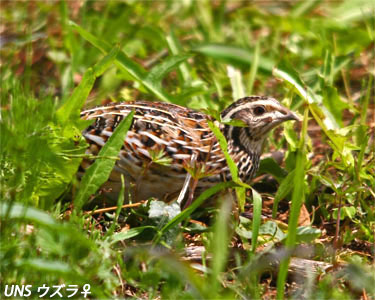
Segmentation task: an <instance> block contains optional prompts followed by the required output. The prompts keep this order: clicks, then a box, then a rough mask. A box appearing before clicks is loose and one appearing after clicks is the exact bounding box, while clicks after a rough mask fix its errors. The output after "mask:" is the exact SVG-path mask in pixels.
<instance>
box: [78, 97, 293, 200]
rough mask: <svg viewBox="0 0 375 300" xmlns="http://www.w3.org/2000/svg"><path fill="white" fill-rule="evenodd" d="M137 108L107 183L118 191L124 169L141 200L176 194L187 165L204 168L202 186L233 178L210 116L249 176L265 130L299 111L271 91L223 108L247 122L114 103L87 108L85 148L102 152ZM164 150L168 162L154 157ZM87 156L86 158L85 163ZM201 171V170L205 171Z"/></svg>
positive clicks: (171, 108) (226, 114) (149, 104)
mask: <svg viewBox="0 0 375 300" xmlns="http://www.w3.org/2000/svg"><path fill="white" fill-rule="evenodd" d="M131 110H135V116H134V119H133V123H132V126H131V128H130V130H129V132H128V134H127V137H126V139H125V141H124V146H123V148H122V149H121V151H120V154H119V157H120V160H119V161H118V162H117V163H116V166H115V168H114V171H113V172H112V174H111V177H110V180H109V181H108V182H107V184H106V186H107V187H111V188H112V189H113V190H114V192H116V191H117V190H118V189H119V186H120V174H121V173H122V174H125V175H126V177H127V179H128V180H130V181H132V182H136V183H137V193H136V196H137V200H142V199H147V198H149V197H156V198H159V199H164V198H165V197H166V195H176V194H178V193H179V191H180V190H181V188H182V186H183V184H184V181H185V178H186V175H187V169H190V170H193V169H195V170H197V169H199V170H201V173H202V174H203V175H204V176H202V177H203V178H201V179H200V180H199V182H198V188H204V187H209V186H211V185H213V184H215V183H217V182H220V181H222V180H230V178H231V176H230V172H229V169H228V166H227V164H226V160H225V157H224V154H223V153H222V151H221V149H220V146H219V144H218V142H217V140H216V137H215V135H214V134H213V132H212V131H211V130H210V128H209V126H208V124H207V120H212V121H214V122H215V124H216V125H217V126H219V128H220V130H221V131H222V132H223V134H224V136H225V137H226V139H227V141H228V152H229V154H230V155H231V157H232V158H233V160H234V162H235V163H236V164H237V167H238V170H239V176H240V178H241V179H242V180H243V181H244V182H249V181H250V180H251V178H252V177H253V176H254V174H255V173H256V171H257V169H258V166H259V157H260V155H261V149H262V144H263V141H264V139H265V137H266V135H267V132H268V131H270V130H271V129H272V128H274V127H275V126H277V125H278V124H280V123H281V122H283V121H286V120H297V119H298V117H297V116H296V115H295V114H294V113H292V112H291V111H289V110H288V109H286V108H285V107H283V106H282V105H281V104H280V103H279V102H278V101H277V100H275V99H273V98H269V97H245V98H242V99H240V100H238V101H236V102H235V103H233V104H232V105H230V106H229V107H227V108H226V109H225V110H224V111H223V112H222V113H221V118H222V119H223V120H225V121H227V120H240V121H242V122H244V123H245V124H246V127H234V126H231V125H224V124H221V123H219V122H218V121H215V120H213V119H212V117H211V116H208V115H206V114H204V113H201V112H197V111H194V110H192V109H189V108H185V107H181V106H178V105H174V104H168V103H160V102H147V101H136V102H127V103H126V102H125V103H111V104H108V105H106V106H101V107H96V108H93V109H89V110H86V111H83V112H82V114H81V117H82V118H83V119H86V120H89V119H95V122H94V123H93V124H92V125H91V126H89V127H88V128H87V129H86V130H85V131H84V132H83V135H84V137H85V138H86V140H87V142H88V143H89V144H90V147H89V148H88V150H87V153H90V154H94V155H96V154H98V152H99V150H100V148H101V147H102V146H103V145H104V144H105V142H106V141H107V139H108V138H109V137H110V136H111V134H112V132H113V131H114V129H115V128H116V126H117V125H118V124H119V123H120V122H121V120H122V119H123V118H124V117H125V116H126V115H127V114H128V113H129V112H130V111H131ZM160 151H162V153H163V156H164V158H167V159H169V162H170V164H169V165H160V164H157V163H150V162H151V157H152V155H153V153H156V152H160ZM88 164H89V161H87V160H85V161H84V162H83V164H82V166H83V167H84V168H86V167H87V166H88ZM202 174H201V175H202Z"/></svg>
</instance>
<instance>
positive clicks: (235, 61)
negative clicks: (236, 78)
mask: <svg viewBox="0 0 375 300" xmlns="http://www.w3.org/2000/svg"><path fill="white" fill-rule="evenodd" d="M193 51H194V52H198V53H201V54H203V55H206V56H209V57H212V58H214V59H216V60H219V61H223V62H225V63H228V64H231V65H233V66H236V67H239V68H245V69H247V70H248V69H249V68H250V63H251V62H252V61H253V60H254V53H253V52H252V51H250V50H247V49H244V48H241V47H236V46H227V45H222V44H203V45H199V46H197V47H195V48H194V49H193ZM274 65H275V63H274V62H273V61H272V60H271V59H269V58H265V57H262V58H260V59H259V64H258V66H259V69H260V70H261V71H262V72H264V73H266V74H271V73H272V69H273V67H274Z"/></svg>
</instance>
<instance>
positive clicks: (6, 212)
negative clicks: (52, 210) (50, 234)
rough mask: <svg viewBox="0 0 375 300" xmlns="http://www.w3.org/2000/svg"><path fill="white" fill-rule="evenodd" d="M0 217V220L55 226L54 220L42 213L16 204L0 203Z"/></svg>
mask: <svg viewBox="0 0 375 300" xmlns="http://www.w3.org/2000/svg"><path fill="white" fill-rule="evenodd" d="M0 216H1V218H2V219H5V218H9V219H21V220H28V221H31V222H35V223H38V224H42V225H46V226H55V225H57V223H56V221H55V219H54V218H52V217H51V216H50V215H49V214H47V213H45V212H44V211H42V210H39V209H36V208H33V207H27V206H25V205H22V204H20V203H16V202H15V203H12V204H11V205H9V204H8V203H5V202H3V203H0Z"/></svg>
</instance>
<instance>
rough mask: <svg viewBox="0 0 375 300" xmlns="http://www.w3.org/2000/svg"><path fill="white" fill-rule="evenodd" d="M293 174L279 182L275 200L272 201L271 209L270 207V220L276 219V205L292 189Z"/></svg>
mask: <svg viewBox="0 0 375 300" xmlns="http://www.w3.org/2000/svg"><path fill="white" fill-rule="evenodd" d="M294 173H295V171H294V170H293V171H291V172H290V173H289V174H288V175H287V176H286V177H285V178H284V180H283V181H282V182H281V184H280V186H279V188H278V189H277V192H276V195H275V198H274V200H273V207H272V218H274V219H275V218H276V214H277V209H278V205H279V202H280V200H281V199H284V198H285V197H286V196H288V194H289V193H290V191H291V190H292V189H293V180H294Z"/></svg>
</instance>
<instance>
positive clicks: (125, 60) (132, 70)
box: [69, 21, 173, 102]
mask: <svg viewBox="0 0 375 300" xmlns="http://www.w3.org/2000/svg"><path fill="white" fill-rule="evenodd" d="M69 24H70V26H72V27H73V28H74V29H75V30H77V31H78V33H79V34H80V35H81V36H82V37H83V38H84V39H85V40H87V41H88V42H90V43H91V44H92V45H94V46H95V47H97V48H98V49H99V50H101V51H102V52H103V53H105V54H106V53H108V52H109V51H110V48H111V46H110V45H109V44H108V43H107V42H105V41H102V40H100V39H98V38H96V37H95V36H94V35H93V34H91V33H89V32H88V31H86V30H85V29H83V28H82V27H80V26H79V25H77V24H76V23H74V22H72V21H70V22H69ZM115 64H116V66H117V67H118V68H119V69H120V70H122V71H125V72H126V73H128V74H130V75H131V76H132V77H133V78H134V79H135V80H136V81H137V82H139V83H140V84H142V85H143V86H145V87H146V88H147V89H148V90H149V91H150V92H151V93H153V94H154V95H155V96H157V97H158V98H159V99H161V100H163V101H166V102H173V98H172V97H171V96H170V95H168V94H167V93H165V92H164V91H163V90H162V89H161V88H160V84H155V82H152V81H150V80H149V79H147V78H146V77H147V72H146V70H145V69H144V68H143V67H142V66H140V65H139V64H137V63H136V62H134V61H133V60H131V59H130V58H129V57H128V56H127V55H126V54H125V53H124V52H123V51H120V52H119V53H118V55H117V57H116V62H115Z"/></svg>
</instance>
